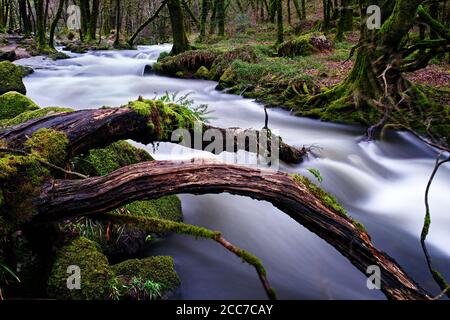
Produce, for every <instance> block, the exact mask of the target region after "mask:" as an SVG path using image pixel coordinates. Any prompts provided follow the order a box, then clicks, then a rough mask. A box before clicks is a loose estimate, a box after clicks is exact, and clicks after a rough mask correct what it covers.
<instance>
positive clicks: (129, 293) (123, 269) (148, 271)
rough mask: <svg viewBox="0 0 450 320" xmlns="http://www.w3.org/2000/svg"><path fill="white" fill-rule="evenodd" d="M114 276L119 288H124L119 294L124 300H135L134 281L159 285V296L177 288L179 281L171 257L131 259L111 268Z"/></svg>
mask: <svg viewBox="0 0 450 320" xmlns="http://www.w3.org/2000/svg"><path fill="white" fill-rule="evenodd" d="M111 269H112V271H113V272H114V273H115V275H116V279H114V280H115V281H114V282H116V283H118V284H119V286H122V288H125V290H123V291H122V292H121V293H120V294H121V295H122V296H123V297H125V298H135V292H134V290H129V289H130V288H132V287H133V282H136V279H139V281H142V282H146V281H148V280H150V281H152V282H153V283H157V284H159V285H160V287H161V290H160V293H161V296H164V295H165V294H167V293H168V292H171V291H173V290H175V289H176V288H178V287H179V285H180V279H179V278H178V275H177V273H176V271H175V264H174V261H173V258H172V257H168V256H153V257H149V258H145V259H132V260H127V261H124V262H121V263H119V264H116V265H113V266H111Z"/></svg>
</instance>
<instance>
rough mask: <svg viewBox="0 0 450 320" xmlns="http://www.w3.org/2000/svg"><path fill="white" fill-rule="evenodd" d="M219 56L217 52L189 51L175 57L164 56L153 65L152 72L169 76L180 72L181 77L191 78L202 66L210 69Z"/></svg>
mask: <svg viewBox="0 0 450 320" xmlns="http://www.w3.org/2000/svg"><path fill="white" fill-rule="evenodd" d="M219 54H220V52H218V51H217V50H190V51H186V52H183V53H181V54H179V55H176V56H166V57H164V58H162V59H159V60H158V62H157V63H155V64H154V65H153V71H155V72H156V73H160V74H165V75H171V76H175V75H176V73H177V72H182V73H183V77H188V75H191V77H192V76H193V75H194V74H195V73H196V72H197V70H198V69H199V68H200V67H202V66H204V67H205V68H208V69H209V68H211V66H212V64H213V63H214V61H215V60H216V58H217V57H218V55H219Z"/></svg>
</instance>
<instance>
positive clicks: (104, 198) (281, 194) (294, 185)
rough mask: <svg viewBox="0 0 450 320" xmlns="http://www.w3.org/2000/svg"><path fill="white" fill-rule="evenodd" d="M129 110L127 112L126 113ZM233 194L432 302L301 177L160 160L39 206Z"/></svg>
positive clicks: (92, 210) (74, 186)
mask: <svg viewBox="0 0 450 320" xmlns="http://www.w3.org/2000/svg"><path fill="white" fill-rule="evenodd" d="M122 112H125V111H122ZM224 192H226V193H230V194H235V195H241V196H248V197H251V198H253V199H257V200H264V201H268V202H270V203H272V204H273V205H274V206H276V207H277V208H278V209H280V210H281V211H283V212H285V213H286V214H288V215H289V216H290V217H292V218H293V219H294V220H296V221H297V222H299V223H300V224H302V225H303V226H304V227H306V228H307V229H309V230H310V231H311V232H314V233H315V234H316V235H318V236H319V237H321V238H322V239H324V240H325V241H327V242H328V243H329V244H330V245H332V246H333V247H334V248H335V249H336V250H338V251H339V252H340V253H341V254H342V255H343V256H345V257H346V258H347V259H348V260H349V261H350V262H351V263H352V264H353V265H354V266H355V267H356V268H357V269H358V270H360V271H361V272H363V273H366V270H367V268H368V267H369V266H373V265H376V266H378V267H379V268H380V270H381V290H382V292H383V293H384V294H385V295H386V297H387V298H389V299H430V295H429V294H428V293H427V292H426V291H425V290H423V289H422V288H421V287H420V286H419V285H418V284H416V283H415V282H414V280H412V279H411V278H410V277H409V276H408V275H407V274H406V273H405V271H403V270H402V268H401V267H400V266H399V265H398V264H397V263H396V262H395V260H394V259H392V258H391V257H389V256H388V255H387V254H386V253H384V252H382V251H380V250H378V249H377V248H375V247H374V246H373V244H372V242H371V240H370V237H369V235H368V234H367V232H365V231H364V230H361V228H359V227H358V225H357V224H355V222H354V221H353V220H352V219H351V218H350V217H348V216H347V215H345V214H343V213H342V212H341V211H340V210H338V208H337V207H336V206H330V205H329V204H328V205H327V204H326V201H324V199H320V198H319V196H318V194H317V193H314V191H313V189H311V186H308V184H307V183H305V180H301V179H299V178H298V177H297V178H296V177H293V176H290V175H288V174H285V173H280V172H274V171H269V170H260V169H253V168H248V167H243V166H238V165H229V164H223V163H217V162H215V161H195V160H191V161H156V162H145V163H140V164H136V165H132V166H127V167H124V168H122V169H119V170H117V171H115V172H113V173H111V174H109V175H107V176H104V177H95V178H89V179H85V180H51V181H48V182H47V183H46V184H45V185H44V186H43V188H42V189H41V192H40V196H39V197H38V198H37V199H36V201H35V203H34V206H35V210H36V212H37V216H36V218H35V219H37V220H38V221H52V220H58V219H61V218H64V217H68V216H76V215H91V214H96V215H99V214H102V213H106V212H108V211H110V210H112V209H115V208H117V207H120V206H122V205H125V204H127V203H131V202H134V201H137V200H145V199H156V198H159V197H161V196H165V195H170V194H182V193H191V194H209V193H224Z"/></svg>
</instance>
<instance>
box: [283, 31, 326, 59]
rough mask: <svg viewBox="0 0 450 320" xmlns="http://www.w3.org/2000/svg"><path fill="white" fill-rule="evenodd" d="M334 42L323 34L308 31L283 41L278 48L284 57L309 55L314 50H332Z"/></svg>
mask: <svg viewBox="0 0 450 320" xmlns="http://www.w3.org/2000/svg"><path fill="white" fill-rule="evenodd" d="M332 46H333V43H332V42H331V41H330V40H328V39H327V37H325V36H324V35H323V34H316V33H307V34H304V35H301V36H298V37H296V38H294V39H291V40H288V41H285V42H283V43H282V44H281V45H280V46H279V48H278V54H279V55H280V56H282V57H294V56H307V55H310V54H313V53H314V52H320V51H326V50H330V49H331V48H332Z"/></svg>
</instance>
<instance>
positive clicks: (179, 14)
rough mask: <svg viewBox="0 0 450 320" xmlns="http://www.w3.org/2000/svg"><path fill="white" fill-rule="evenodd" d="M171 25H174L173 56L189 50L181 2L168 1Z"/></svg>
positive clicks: (178, 0)
mask: <svg viewBox="0 0 450 320" xmlns="http://www.w3.org/2000/svg"><path fill="white" fill-rule="evenodd" d="M167 7H168V9H169V16H170V23H171V25H172V36H173V47H172V51H171V54H179V53H182V52H184V51H187V50H189V41H188V38H187V36H186V31H185V28H184V19H183V11H182V9H181V3H180V0H167Z"/></svg>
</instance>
